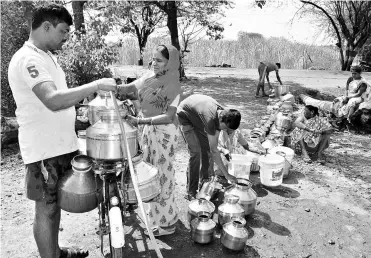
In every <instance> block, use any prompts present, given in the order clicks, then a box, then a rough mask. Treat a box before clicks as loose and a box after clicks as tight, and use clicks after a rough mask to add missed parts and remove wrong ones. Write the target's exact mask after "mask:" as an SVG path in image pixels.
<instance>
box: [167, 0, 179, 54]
mask: <svg viewBox="0 0 371 258" xmlns="http://www.w3.org/2000/svg"><path fill="white" fill-rule="evenodd" d="M167 5H168V8H167V10H168V12H167V14H168V16H167V27H168V28H169V31H170V37H171V44H172V45H173V46H174V47H176V49H178V50H180V44H179V36H178V20H177V15H178V14H177V12H178V9H177V6H176V2H175V1H168V2H167Z"/></svg>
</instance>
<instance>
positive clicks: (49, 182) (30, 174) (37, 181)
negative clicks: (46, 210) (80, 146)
mask: <svg viewBox="0 0 371 258" xmlns="http://www.w3.org/2000/svg"><path fill="white" fill-rule="evenodd" d="M76 155H78V152H77V151H75V152H71V153H68V154H63V155H60V156H57V157H53V158H50V159H46V160H42V161H37V162H34V163H30V164H26V182H25V184H26V185H25V186H26V196H27V198H28V199H30V200H33V201H42V200H45V201H46V202H47V203H54V202H56V201H57V184H58V181H59V180H60V179H61V178H62V177H63V175H65V174H66V172H67V171H68V170H69V169H71V168H72V166H71V160H72V159H73V157H75V156H76Z"/></svg>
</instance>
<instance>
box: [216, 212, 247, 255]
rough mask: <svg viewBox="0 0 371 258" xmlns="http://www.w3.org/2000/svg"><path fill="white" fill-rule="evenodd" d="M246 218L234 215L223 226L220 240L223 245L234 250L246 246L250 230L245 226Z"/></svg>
mask: <svg viewBox="0 0 371 258" xmlns="http://www.w3.org/2000/svg"><path fill="white" fill-rule="evenodd" d="M245 225H246V220H245V219H244V218H241V217H234V218H232V220H231V221H230V222H228V223H226V224H224V226H223V231H222V235H221V238H220V241H221V243H222V245H223V246H224V247H226V248H228V249H231V250H234V251H240V250H243V249H244V248H245V245H246V241H247V239H248V237H249V232H248V231H247V229H246V228H245Z"/></svg>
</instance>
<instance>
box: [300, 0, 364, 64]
mask: <svg viewBox="0 0 371 258" xmlns="http://www.w3.org/2000/svg"><path fill="white" fill-rule="evenodd" d="M300 2H302V3H303V7H304V8H303V9H302V10H303V12H306V13H307V14H313V13H314V14H317V15H321V16H322V17H324V18H325V22H326V23H327V24H328V25H329V28H330V31H332V34H333V35H335V38H336V39H337V41H338V42H337V43H336V46H337V47H338V48H339V54H340V63H341V69H342V70H343V71H349V70H350V66H351V64H352V62H353V59H354V57H355V56H356V54H357V53H359V52H360V51H361V50H362V48H363V45H364V44H365V43H366V42H367V40H368V39H369V38H370V35H371V2H370V1H323V0H322V1H307V0H300Z"/></svg>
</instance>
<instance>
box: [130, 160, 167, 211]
mask: <svg viewBox="0 0 371 258" xmlns="http://www.w3.org/2000/svg"><path fill="white" fill-rule="evenodd" d="M132 161H133V166H134V173H136V179H137V183H138V188H139V193H140V197H141V198H142V201H143V202H150V201H151V200H153V199H154V198H156V197H157V196H159V195H160V193H161V184H160V174H159V171H158V169H157V168H156V167H155V166H153V165H152V164H150V163H148V162H145V161H144V160H143V155H139V156H137V157H134V158H133V159H132ZM125 183H126V184H125V190H126V196H127V202H128V203H131V204H134V203H138V199H137V195H136V193H135V190H134V185H133V182H132V180H131V178H129V179H128V182H125Z"/></svg>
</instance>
